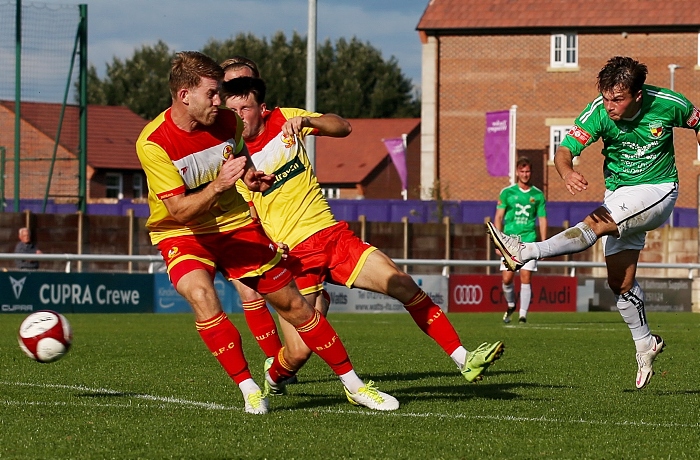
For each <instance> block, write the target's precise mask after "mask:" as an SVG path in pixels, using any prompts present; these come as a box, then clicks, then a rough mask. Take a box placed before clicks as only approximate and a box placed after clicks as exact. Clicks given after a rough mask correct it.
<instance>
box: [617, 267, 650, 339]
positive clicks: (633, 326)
mask: <svg viewBox="0 0 700 460" xmlns="http://www.w3.org/2000/svg"><path fill="white" fill-rule="evenodd" d="M615 299H616V300H617V309H618V310H619V311H620V314H621V315H622V319H624V320H625V323H627V327H629V328H630V332H631V333H632V340H634V346H635V348H636V349H637V351H647V350H649V349H650V348H651V347H652V346H653V345H654V343H653V342H652V340H654V339H653V337H652V336H651V331H650V330H649V324H648V323H647V315H646V312H645V311H644V291H642V288H641V286H639V284H638V283H637V281H636V280H635V282H634V286H632V289H630V290H629V291H627V292H625V293H624V294H620V295H619V296H615Z"/></svg>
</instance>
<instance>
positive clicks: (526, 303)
mask: <svg viewBox="0 0 700 460" xmlns="http://www.w3.org/2000/svg"><path fill="white" fill-rule="evenodd" d="M531 299H532V286H531V285H529V284H520V312H519V315H520V317H521V318H524V317H526V316H527V310H528V309H529V308H530V300H531Z"/></svg>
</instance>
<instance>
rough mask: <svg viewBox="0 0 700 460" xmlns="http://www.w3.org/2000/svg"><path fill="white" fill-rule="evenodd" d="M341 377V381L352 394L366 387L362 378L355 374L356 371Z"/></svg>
mask: <svg viewBox="0 0 700 460" xmlns="http://www.w3.org/2000/svg"><path fill="white" fill-rule="evenodd" d="M339 377H340V381H341V382H343V385H345V388H347V389H348V391H350V393H353V394H354V393H357V392H358V391H359V390H360V388H362V387H363V386H365V383H364V382H363V381H362V379H360V377H359V376H358V375H357V374H356V373H355V371H354V370H353V371H350V372H347V373H345V374H343V375H341V376H339Z"/></svg>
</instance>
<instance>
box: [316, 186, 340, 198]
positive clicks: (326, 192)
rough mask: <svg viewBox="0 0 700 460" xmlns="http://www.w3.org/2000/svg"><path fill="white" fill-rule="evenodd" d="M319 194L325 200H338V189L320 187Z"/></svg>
mask: <svg viewBox="0 0 700 460" xmlns="http://www.w3.org/2000/svg"><path fill="white" fill-rule="evenodd" d="M321 193H322V194H323V197H324V198H325V199H327V200H337V199H339V198H340V188H339V187H321Z"/></svg>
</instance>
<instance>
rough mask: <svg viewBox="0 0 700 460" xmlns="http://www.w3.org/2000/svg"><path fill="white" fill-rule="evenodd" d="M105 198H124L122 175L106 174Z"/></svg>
mask: <svg viewBox="0 0 700 460" xmlns="http://www.w3.org/2000/svg"><path fill="white" fill-rule="evenodd" d="M105 192H106V194H105V196H106V197H107V198H118V199H120V200H121V199H122V198H124V194H123V192H122V175H121V174H120V173H107V174H105Z"/></svg>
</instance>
